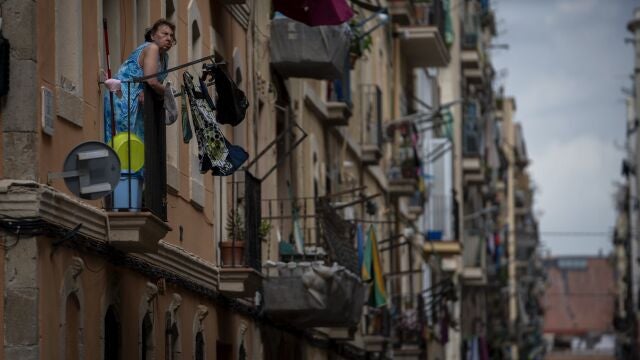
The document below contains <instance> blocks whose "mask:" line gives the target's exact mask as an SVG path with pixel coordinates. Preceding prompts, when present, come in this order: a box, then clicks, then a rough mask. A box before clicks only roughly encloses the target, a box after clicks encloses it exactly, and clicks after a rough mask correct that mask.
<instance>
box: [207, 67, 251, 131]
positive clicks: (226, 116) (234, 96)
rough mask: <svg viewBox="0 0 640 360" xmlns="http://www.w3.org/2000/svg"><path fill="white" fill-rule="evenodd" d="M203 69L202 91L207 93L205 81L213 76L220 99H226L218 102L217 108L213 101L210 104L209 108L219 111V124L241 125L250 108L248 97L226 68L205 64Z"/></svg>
mask: <svg viewBox="0 0 640 360" xmlns="http://www.w3.org/2000/svg"><path fill="white" fill-rule="evenodd" d="M203 68H204V72H203V78H202V79H200V87H201V89H202V91H203V92H206V85H205V83H204V80H206V78H208V77H209V76H211V77H213V79H214V82H215V84H216V93H217V94H218V99H224V101H218V103H217V108H216V106H214V104H213V101H210V102H209V106H211V108H212V109H216V110H217V121H218V123H220V124H224V125H231V126H236V125H238V124H240V123H241V122H242V121H243V120H244V118H245V115H246V113H247V109H248V108H249V101H248V100H247V97H246V95H245V94H244V92H243V91H242V90H240V89H239V88H238V86H237V85H236V83H235V82H233V80H231V78H230V77H229V75H228V74H227V72H226V70H225V69H224V68H222V67H220V66H216V65H214V64H205V65H203Z"/></svg>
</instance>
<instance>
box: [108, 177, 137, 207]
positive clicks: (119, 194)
mask: <svg viewBox="0 0 640 360" xmlns="http://www.w3.org/2000/svg"><path fill="white" fill-rule="evenodd" d="M142 182H143V180H142V175H140V173H129V172H128V171H124V172H121V173H120V182H118V185H117V186H116V189H115V191H114V192H113V207H114V208H115V209H129V210H134V211H139V210H140V209H141V208H142ZM129 185H131V186H129ZM129 189H131V192H129Z"/></svg>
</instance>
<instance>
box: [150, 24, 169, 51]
mask: <svg viewBox="0 0 640 360" xmlns="http://www.w3.org/2000/svg"><path fill="white" fill-rule="evenodd" d="M151 39H152V40H153V42H155V43H156V44H157V45H158V47H159V48H160V51H162V52H167V51H169V49H171V46H173V30H171V28H170V27H168V26H167V25H160V26H159V27H158V30H156V32H155V33H154V34H153V35H151Z"/></svg>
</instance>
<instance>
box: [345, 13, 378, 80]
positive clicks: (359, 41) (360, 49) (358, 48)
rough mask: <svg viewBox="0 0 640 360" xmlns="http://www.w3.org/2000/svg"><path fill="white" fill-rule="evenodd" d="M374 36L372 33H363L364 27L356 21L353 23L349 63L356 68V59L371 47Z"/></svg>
mask: <svg viewBox="0 0 640 360" xmlns="http://www.w3.org/2000/svg"><path fill="white" fill-rule="evenodd" d="M372 45H373V38H372V37H371V35H370V34H366V35H364V36H363V35H362V29H361V27H360V26H358V25H357V23H356V22H355V21H352V23H351V46H350V47H349V65H350V66H351V69H353V68H354V66H355V64H356V61H357V60H358V59H359V58H360V57H362V55H364V53H365V52H366V51H368V50H370V49H371V46H372Z"/></svg>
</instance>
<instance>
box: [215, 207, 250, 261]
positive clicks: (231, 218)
mask: <svg viewBox="0 0 640 360" xmlns="http://www.w3.org/2000/svg"><path fill="white" fill-rule="evenodd" d="M226 230H227V239H226V240H224V241H221V242H220V255H221V257H222V265H223V266H244V234H245V229H244V220H243V219H242V214H241V213H240V212H239V211H238V210H237V209H233V210H231V211H229V214H228V215H227V224H226Z"/></svg>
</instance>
